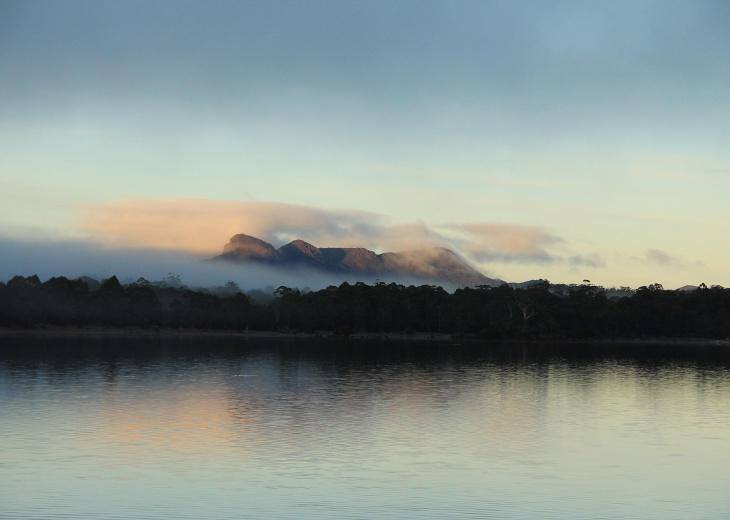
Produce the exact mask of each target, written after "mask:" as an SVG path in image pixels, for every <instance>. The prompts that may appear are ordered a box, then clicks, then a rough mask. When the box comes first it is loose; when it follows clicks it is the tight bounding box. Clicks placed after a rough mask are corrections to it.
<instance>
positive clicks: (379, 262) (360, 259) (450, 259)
mask: <svg viewBox="0 0 730 520" xmlns="http://www.w3.org/2000/svg"><path fill="white" fill-rule="evenodd" d="M211 260H215V261H229V262H235V263H247V262H249V263H257V264H263V265H268V266H271V267H275V268H286V267H293V266H306V267H310V268H313V269H315V270H318V271H320V272H325V273H329V274H341V275H359V276H365V277H371V278H372V277H384V276H388V277H405V278H415V279H421V280H423V281H424V282H438V283H440V284H446V285H452V286H459V287H463V286H477V285H499V283H500V281H499V280H494V279H492V278H488V277H486V276H484V275H483V274H482V273H480V272H479V271H477V270H476V269H474V268H473V267H471V266H470V265H469V264H467V263H466V262H464V261H463V260H462V259H461V258H459V256H458V255H457V254H456V253H454V252H453V251H451V250H449V249H446V248H444V247H433V248H426V249H418V250H413V251H403V252H399V253H393V252H385V253H381V254H378V253H375V252H374V251H371V250H369V249H366V248H362V247H350V248H346V247H344V248H343V247H322V248H320V247H317V246H314V245H312V244H310V243H308V242H305V241H304V240H300V239H297V240H293V241H291V242H289V243H288V244H285V245H283V246H281V247H280V248H278V249H277V248H275V247H274V246H273V245H271V244H269V243H268V242H265V241H263V240H261V239H259V238H256V237H252V236H249V235H246V234H243V233H239V234H237V235H234V236H233V237H231V239H230V240H229V241H228V243H227V244H225V245H224V246H223V253H222V254H220V255H218V256H215V257H213V258H211Z"/></svg>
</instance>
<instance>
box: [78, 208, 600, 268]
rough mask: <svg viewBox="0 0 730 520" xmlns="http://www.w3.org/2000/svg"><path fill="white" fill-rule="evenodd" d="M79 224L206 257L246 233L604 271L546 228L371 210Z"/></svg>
mask: <svg viewBox="0 0 730 520" xmlns="http://www.w3.org/2000/svg"><path fill="white" fill-rule="evenodd" d="M79 223H80V226H81V228H82V229H83V230H84V231H86V232H88V233H91V234H92V236H94V237H95V238H96V239H97V240H98V241H100V242H101V243H102V244H105V245H107V246H109V247H116V248H124V247H127V248H128V247H133V248H154V249H162V250H180V251H188V252H193V253H196V254H198V255H200V256H212V255H215V254H217V253H220V252H221V251H222V248H223V246H224V244H226V243H227V242H228V240H229V239H230V237H232V236H233V235H235V234H237V233H245V234H247V235H251V236H254V237H257V238H260V239H262V240H265V241H267V242H269V243H272V244H274V245H275V246H277V247H278V246H281V245H283V244H285V243H287V242H290V241H291V240H294V239H297V238H299V239H302V240H305V241H307V242H310V243H312V244H314V245H316V246H318V247H366V248H368V249H372V250H375V251H377V252H385V251H396V252H400V251H407V250H413V249H424V248H429V247H446V248H448V249H451V250H453V251H454V252H456V253H457V254H459V255H461V256H462V257H463V258H465V259H466V260H468V261H472V262H475V263H478V264H484V263H487V262H501V263H512V262H517V263H549V262H569V263H571V264H573V265H583V266H591V267H596V266H600V265H602V262H601V261H600V259H597V258H595V257H590V256H588V257H583V256H572V257H570V258H567V259H566V258H563V257H560V256H556V255H554V254H552V253H551V252H550V251H549V249H550V247H553V246H560V245H562V244H564V242H565V241H564V240H563V239H562V238H561V237H559V236H556V235H554V234H552V233H550V232H548V231H547V230H545V229H543V228H540V227H534V226H522V225H516V224H504V223H486V222H476V223H465V224H447V225H428V224H426V223H425V222H424V221H422V220H417V221H415V222H411V223H399V222H393V221H392V219H390V218H389V217H387V216H385V215H381V214H377V213H370V212H365V211H358V210H348V209H321V208H312V207H309V206H303V205H294V204H284V203H279V202H264V201H255V200H254V201H252V200H246V201H223V200H208V199H166V200H153V199H121V200H116V201H112V202H109V203H106V204H98V205H94V206H89V207H86V208H84V209H82V210H81V211H80V213H79Z"/></svg>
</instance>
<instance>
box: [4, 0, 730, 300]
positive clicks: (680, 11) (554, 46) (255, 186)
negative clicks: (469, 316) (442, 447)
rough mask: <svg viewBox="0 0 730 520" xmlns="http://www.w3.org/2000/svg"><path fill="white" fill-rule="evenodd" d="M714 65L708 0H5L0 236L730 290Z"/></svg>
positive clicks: (729, 128)
mask: <svg viewBox="0 0 730 520" xmlns="http://www.w3.org/2000/svg"><path fill="white" fill-rule="evenodd" d="M728 56H730V3H728V2H724V1H717V2H709V1H705V2H703V1H693V2H689V1H687V2H683V1H674V2H673V1H656V2H642V1H627V2H621V1H610V2H609V1H606V2H600V1H599V2H577V1H575V2H557V1H545V2H538V1H534V2H532V1H523V2H519V1H517V2H458V1H457V2H425V1H417V2H416V1H409V2H403V1H390V2H385V1H383V2H374V1H367V2H357V1H352V2H325V1H311V2H294V1H290V2H272V1H266V2H181V1H174V2H146V1H145V2H136V1H128V2H104V1H77V2H74V1H64V2H50V1H47V2H44V1H22V2H16V1H12V0H5V1H3V2H1V3H0V78H1V80H0V236H5V237H8V238H12V239H17V238H22V239H24V240H31V241H46V240H48V238H49V237H53V238H54V240H66V239H69V240H70V239H84V240H92V241H100V242H103V243H104V244H106V245H115V246H125V247H128V246H145V247H149V246H151V245H154V237H157V236H159V233H161V232H162V231H164V230H162V229H153V228H154V227H155V226H170V230H169V233H170V236H175V237H178V236H179V237H180V238H179V242H180V244H181V247H182V245H185V248H187V249H194V250H195V251H196V254H199V255H204V254H205V251H206V250H208V249H212V250H213V251H212V252H217V250H216V248H220V247H222V245H223V243H225V242H226V241H227V239H228V238H229V236H230V235H229V234H227V233H229V231H230V229H237V230H238V231H239V232H244V233H247V232H249V233H253V230H256V231H257V232H259V233H266V234H267V236H268V238H269V239H271V240H273V241H277V240H278V241H280V242H283V241H286V240H287V239H290V238H297V237H294V236H293V234H294V233H295V232H296V234H298V235H302V236H299V237H298V238H303V239H305V240H309V241H311V242H312V243H315V244H316V245H320V246H334V245H354V242H355V241H361V242H362V243H359V245H362V246H364V247H370V248H374V249H376V250H379V251H383V250H386V249H390V250H392V249H398V248H406V247H411V246H413V245H414V244H417V243H418V242H419V241H420V240H421V239H423V240H425V241H426V242H429V241H430V242H434V243H441V244H443V245H446V246H447V247H451V248H453V249H454V250H455V251H457V252H458V253H459V254H461V255H462V256H464V257H465V258H466V259H467V260H469V261H470V262H471V263H473V264H474V265H475V266H476V267H477V268H479V269H480V270H482V271H483V272H484V273H485V274H487V275H489V276H497V277H500V278H503V279H506V280H509V281H522V280H525V279H531V278H548V279H550V280H551V281H554V282H565V283H573V282H580V281H581V280H583V279H584V278H588V279H591V280H592V281H594V282H595V283H599V284H603V285H614V284H615V285H631V286H638V285H645V284H649V283H654V282H659V283H663V284H664V285H665V286H667V287H677V286H680V285H684V284H689V283H691V284H698V283H700V282H703V281H704V282H706V283H707V284H721V285H725V286H730V272H729V271H728V269H727V268H726V263H727V259H728V256H729V255H730V246H728V241H727V239H726V237H727V235H728V231H730V229H729V228H730V226H729V224H730V210H728V204H727V200H728V196H729V195H730V179H729V176H730V151H729V149H728V146H727V143H728V142H730V123H728V122H729V121H730V66H729V65H728ZM120 199H132V200H127V201H126V202H125V201H120ZM170 199H175V200H174V201H171V200H170ZM178 199H197V200H194V201H193V200H191V201H188V202H189V204H190V207H191V212H190V214H189V215H187V216H186V215H185V213H186V211H185V208H186V204H187V203H186V201H185V200H178ZM201 199H202V200H201ZM223 201H230V202H232V203H240V204H227V202H225V203H224V202H223ZM252 201H257V202H261V203H264V204H262V205H250V204H248V205H247V203H250V202H252ZM221 205H222V206H221ZM221 207H225V208H226V210H225V211H223V210H221V209H220V208H221ZM294 207H296V210H294V209H292V208H294ZM110 208H112V209H110ZM205 208H207V209H205ZM125 211H129V212H132V213H133V214H134V215H133V216H134V218H131V216H128V215H126V214H125V213H124V212H125ZM256 211H261V212H263V213H261V215H258V214H256ZM302 211H304V213H302ZM160 212H163V213H165V217H166V218H165V219H162V218H160V215H159V214H160ZM226 212H228V213H226ZM276 212H279V214H283V215H292V218H299V219H305V220H306V221H307V222H311V226H310V227H307V226H306V225H300V224H299V223H293V224H291V225H289V224H287V223H282V221H281V219H279V218H277V219H273V217H272V215H273V214H274V213H276ZM322 212H324V214H326V215H327V218H329V219H331V220H332V222H333V224H332V225H329V224H328V225H323V224H322V221H321V220H317V219H312V220H311V221H310V220H307V218H306V217H305V216H304V215H305V214H306V215H309V214H314V213H316V214H317V215H320V216H321V214H322ZM213 214H214V216H211V215H213ZM155 215H156V216H155ZM352 215H356V217H352ZM128 217H129V218H128ZM145 219H146V220H145ZM205 219H210V221H209V222H207V223H205V222H204V223H205V224H206V225H205V226H203V225H198V224H200V223H201V222H202V221H205ZM226 222H228V223H230V225H224V223H226ZM338 222H339V223H340V224H338ZM342 222H344V224H342ZM125 226H127V227H125ZM176 226H177V227H176ZM203 228H205V231H204V232H203V231H200V229H203ZM229 228H230V229H229ZM239 228H240V229H239ZM366 228H367V229H366ZM215 229H220V233H219V234H216V232H214V231H211V230H215ZM196 230H197V231H196ZM465 230H468V231H465ZM186 232H187V233H188V236H187V237H186V236H183V235H184V234H185V233H186ZM155 233H157V234H155ZM196 233H197V234H196ZM135 236H138V238H139V240H137V241H135V240H136V239H135V238H134V237H135ZM196 241H197V242H196ZM193 242H195V243H196V244H199V247H192V246H190V244H192V243H193ZM430 242H429V243H430ZM167 247H169V246H167ZM8 253H12V251H9V252H8ZM52 261H53V256H52V254H50V255H49V262H52ZM100 261H101V260H100ZM100 269H101V268H100Z"/></svg>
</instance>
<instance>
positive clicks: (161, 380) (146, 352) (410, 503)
mask: <svg viewBox="0 0 730 520" xmlns="http://www.w3.org/2000/svg"><path fill="white" fill-rule="evenodd" d="M0 340H2V343H1V345H2V347H1V348H0V417H2V420H1V421H0V482H1V483H2V486H0V516H1V517H3V518H9V519H20V518H62V517H73V518H94V519H107V518H108V519H112V518H116V519H118V518H130V519H131V518H142V517H144V518H196V519H201V518H203V519H206V518H211V519H212V518H216V519H220V518H302V517H304V518H314V517H316V518H445V517H448V518H477V517H478V518H484V517H487V518H490V517H495V518H543V519H546V518H547V519H552V518H555V519H557V518H588V517H591V518H596V517H597V515H598V516H599V517H600V518H627V519H628V518H631V519H642V518H644V519H660V518H661V519H666V518H683V519H691V518H698V519H699V518H721V517H723V516H725V514H726V513H727V512H728V511H730V500H729V499H728V498H727V490H728V489H730V472H728V471H727V468H728V467H730V379H729V378H728V375H729V371H730V352H727V351H726V350H725V349H718V348H712V347H709V346H708V347H697V346H695V347H678V346H671V345H667V346H661V345H654V346H643V347H641V346H636V345H632V346H623V347H617V346H606V345H604V346H596V345H593V346H586V345H571V346H566V345H531V346H519V345H484V344H468V343H465V344H462V345H455V344H440V345H431V344H428V343H423V344H417V343H413V344H409V343H398V342H390V343H389V342H383V343H377V342H376V343H365V342H363V343H348V342H329V341H323V340H319V341H316V342H307V341H281V340H279V341H273V340H269V341H266V340H249V341H246V340H244V339H221V338H218V339H212V338H208V339H201V338H198V339H191V338H188V339H184V338H181V339H172V338H167V339H164V340H160V339H155V338H137V339H125V338H116V339H115V338H113V337H106V338H95V339H94V338H73V337H49V336H38V337H33V336H18V337H12V336H4V337H2V338H0Z"/></svg>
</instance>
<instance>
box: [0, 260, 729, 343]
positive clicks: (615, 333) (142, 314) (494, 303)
mask: <svg viewBox="0 0 730 520" xmlns="http://www.w3.org/2000/svg"><path fill="white" fill-rule="evenodd" d="M178 280H179V279H178ZM623 289H626V288H623ZM624 292H626V291H624ZM259 293H260V291H259ZM46 325H56V326H77V327H84V326H110V327H128V326H136V327H143V328H156V327H172V328H182V329H209V330H234V331H243V330H249V329H250V330H260V331H284V332H305V333H315V332H331V333H334V334H338V335H343V336H344V335H349V334H352V333H355V332H361V331H363V332H370V333H389V334H393V333H395V334H411V333H430V334H435V333H443V334H452V335H467V336H475V337H481V338H505V339H506V338H553V339H561V338H575V339H587V338H636V337H649V338H651V337H677V338H727V337H730V289H725V288H723V287H721V286H712V287H707V286H706V285H704V284H702V285H700V286H699V287H698V288H697V289H695V290H691V291H673V290H665V289H663V288H662V286H661V285H659V284H653V285H649V286H646V287H640V288H639V289H637V290H635V291H631V292H630V293H628V295H626V296H621V297H619V296H615V295H613V296H612V295H611V293H610V292H609V291H607V290H606V289H604V288H603V287H600V286H594V285H591V284H590V283H586V284H581V285H567V286H566V285H552V284H550V283H549V282H548V281H546V280H540V281H538V282H535V283H532V284H530V285H527V286H525V287H512V286H510V285H507V284H504V285H500V286H497V287H489V286H478V287H473V288H469V287H467V288H461V289H457V290H456V291H454V292H453V293H449V292H447V291H446V290H444V289H443V288H441V287H438V286H433V285H421V286H414V285H411V286H404V285H400V284H396V283H389V284H386V283H382V282H379V283H375V284H365V283H362V282H358V283H355V284H349V283H347V282H345V283H342V284H341V285H339V286H330V287H327V288H325V289H322V290H317V291H309V290H299V289H296V288H289V287H284V286H282V287H279V288H278V289H276V290H275V291H274V293H273V294H272V295H270V297H268V298H266V297H261V294H258V295H257V294H254V293H249V294H244V293H243V292H241V291H240V290H238V287H237V285H236V284H235V283H233V282H229V283H228V284H226V287H221V288H218V290H206V289H190V288H187V287H185V286H182V285H181V284H175V283H173V284H161V283H150V282H148V281H147V280H144V279H143V278H140V279H139V280H137V282H134V283H129V284H126V285H123V284H121V283H120V282H119V280H118V279H117V278H116V277H115V276H112V277H111V278H109V279H107V280H104V281H103V282H101V283H99V282H96V281H94V280H91V279H89V278H80V279H75V280H72V279H68V278H65V277H54V278H50V279H49V280H47V281H45V282H41V280H40V279H39V278H38V276H35V275H34V276H28V277H23V276H16V277H14V278H12V279H11V280H9V281H8V282H7V283H1V282H0V326H3V327H38V326H46Z"/></svg>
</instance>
